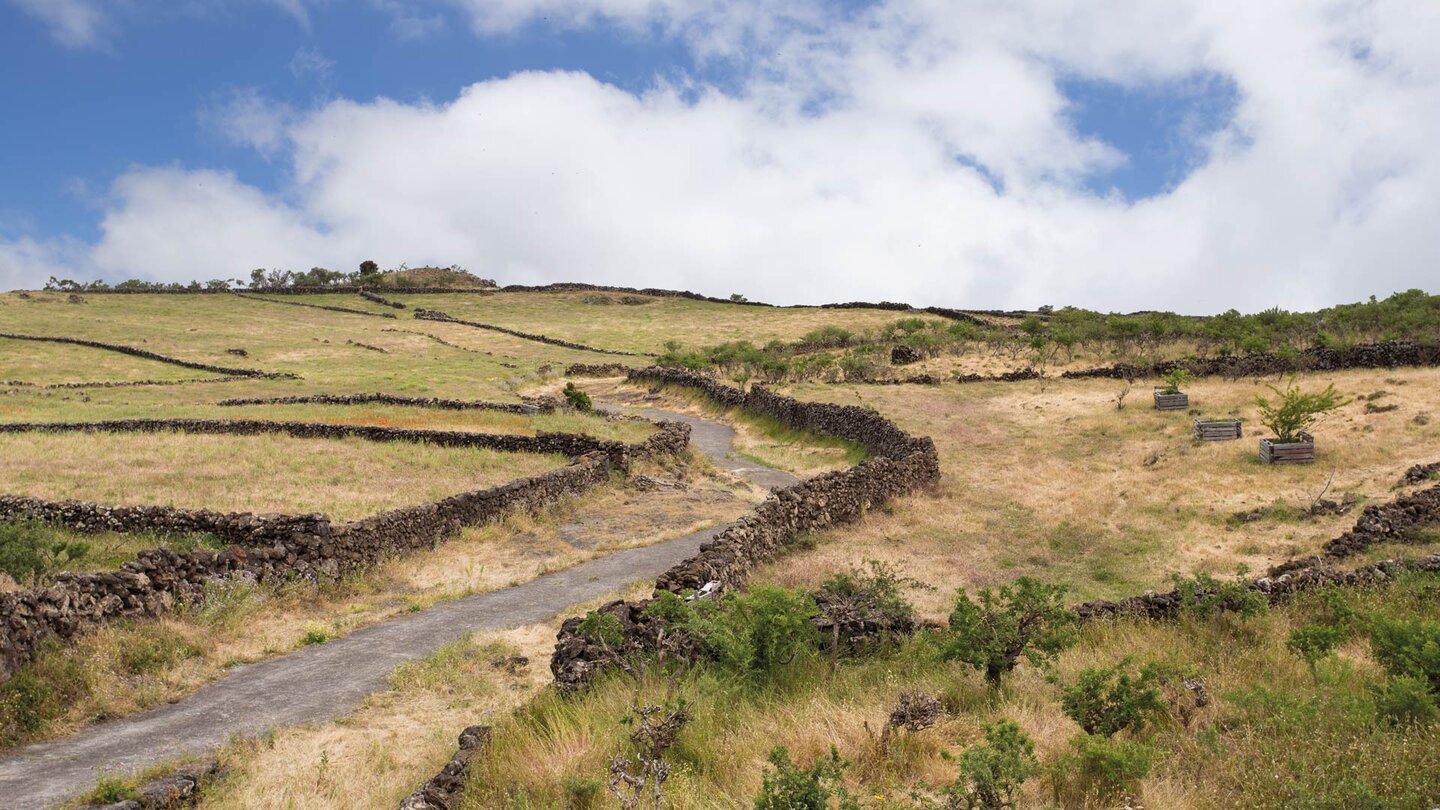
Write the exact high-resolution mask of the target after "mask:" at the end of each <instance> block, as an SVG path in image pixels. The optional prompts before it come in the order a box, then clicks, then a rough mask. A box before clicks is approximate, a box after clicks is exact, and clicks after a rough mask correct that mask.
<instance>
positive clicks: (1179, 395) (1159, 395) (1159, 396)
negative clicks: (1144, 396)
mask: <svg viewBox="0 0 1440 810" xmlns="http://www.w3.org/2000/svg"><path fill="white" fill-rule="evenodd" d="M1188 407H1190V395H1189V394H1187V393H1185V392H1184V391H1177V392H1176V393H1173V394H1167V393H1165V392H1164V390H1163V389H1160V388H1156V389H1155V410H1157V411H1183V410H1185V409H1186V408H1188Z"/></svg>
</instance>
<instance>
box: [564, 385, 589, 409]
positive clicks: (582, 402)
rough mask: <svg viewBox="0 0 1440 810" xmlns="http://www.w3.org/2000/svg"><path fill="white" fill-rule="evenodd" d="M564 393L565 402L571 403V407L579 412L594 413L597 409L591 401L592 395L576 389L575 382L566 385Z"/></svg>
mask: <svg viewBox="0 0 1440 810" xmlns="http://www.w3.org/2000/svg"><path fill="white" fill-rule="evenodd" d="M562 393H563V394H565V401H566V402H569V403H570V406H571V407H573V408H574V409H575V410H577V411H592V410H594V409H595V404H594V403H593V402H591V401H590V395H589V394H587V393H585V392H584V391H581V390H580V389H579V388H576V387H575V383H573V382H567V383H565V390H564V391H563V392H562Z"/></svg>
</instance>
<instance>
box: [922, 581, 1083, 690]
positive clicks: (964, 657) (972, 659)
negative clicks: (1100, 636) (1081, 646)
mask: <svg viewBox="0 0 1440 810" xmlns="http://www.w3.org/2000/svg"><path fill="white" fill-rule="evenodd" d="M979 600H980V601H979V604H976V603H975V602H972V601H971V600H970V597H969V596H967V595H966V594H965V592H964V591H961V592H960V593H959V595H958V596H957V598H956V600H955V607H954V609H953V610H951V612H950V634H949V637H948V638H947V639H946V640H945V642H944V645H943V655H944V657H945V658H946V659H947V660H956V661H963V662H964V663H967V664H969V665H970V666H972V667H975V668H976V669H979V670H983V671H984V672H985V679H986V680H987V681H989V682H990V683H991V684H992V685H998V684H999V683H1000V679H1001V677H1003V676H1004V675H1005V673H1007V672H1009V671H1011V670H1013V669H1014V668H1015V665H1016V663H1018V662H1019V659H1020V657H1021V656H1022V655H1023V656H1024V657H1025V658H1026V659H1027V660H1029V661H1030V663H1031V664H1033V665H1035V666H1041V665H1043V664H1045V663H1048V662H1050V661H1053V660H1054V659H1055V657H1056V656H1057V655H1058V654H1059V653H1060V651H1061V650H1064V649H1065V648H1067V647H1069V646H1070V645H1072V644H1074V643H1075V641H1076V640H1077V638H1078V634H1077V633H1076V630H1075V615H1074V614H1073V613H1071V612H1070V611H1069V610H1068V609H1067V608H1066V607H1065V601H1064V600H1065V587H1064V586H1063V585H1047V584H1045V583H1042V582H1040V581H1039V580H1036V579H1032V578H1030V577H1021V578H1019V579H1017V580H1015V582H1014V583H1013V584H1012V585H1002V586H1000V588H999V590H998V591H991V590H990V589H989V588H985V589H983V590H981V591H980V594H979Z"/></svg>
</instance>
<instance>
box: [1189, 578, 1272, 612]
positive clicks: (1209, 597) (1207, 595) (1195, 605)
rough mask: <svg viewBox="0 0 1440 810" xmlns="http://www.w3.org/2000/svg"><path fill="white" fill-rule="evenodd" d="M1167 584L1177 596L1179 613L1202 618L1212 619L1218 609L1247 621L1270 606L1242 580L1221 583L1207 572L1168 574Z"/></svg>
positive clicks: (1263, 597)
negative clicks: (1168, 580)
mask: <svg viewBox="0 0 1440 810" xmlns="http://www.w3.org/2000/svg"><path fill="white" fill-rule="evenodd" d="M1170 581H1171V582H1172V583H1174V585H1175V591H1176V592H1177V594H1178V595H1179V597H1180V610H1181V611H1182V612H1184V613H1187V614H1190V615H1192V616H1196V617H1199V618H1202V619H1209V618H1212V617H1213V616H1215V614H1217V613H1219V612H1220V611H1221V610H1230V611H1234V612H1236V613H1239V614H1240V615H1241V616H1242V617H1244V618H1247V619H1248V618H1251V617H1253V616H1258V615H1260V614H1261V613H1264V612H1265V611H1266V609H1267V608H1269V606H1270V603H1269V602H1267V601H1266V600H1265V596H1264V594H1261V593H1260V592H1259V591H1256V590H1254V589H1253V588H1251V587H1250V584H1249V583H1248V582H1246V581H1245V580H1244V579H1243V578H1241V577H1236V578H1235V579H1233V580H1230V581H1221V580H1218V579H1216V578H1215V577H1213V576H1211V575H1210V574H1206V573H1199V574H1196V575H1194V576H1193V577H1189V578H1186V577H1182V576H1180V575H1179V574H1171V575H1170Z"/></svg>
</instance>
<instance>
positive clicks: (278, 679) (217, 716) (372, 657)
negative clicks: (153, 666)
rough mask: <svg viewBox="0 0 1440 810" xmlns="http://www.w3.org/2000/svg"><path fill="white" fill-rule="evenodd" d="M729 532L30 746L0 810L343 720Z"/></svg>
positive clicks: (472, 603)
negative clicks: (499, 637) (233, 743)
mask: <svg viewBox="0 0 1440 810" xmlns="http://www.w3.org/2000/svg"><path fill="white" fill-rule="evenodd" d="M640 413H642V414H643V415H646V416H652V417H657V418H664V419H672V420H676V421H682V422H685V423H686V424H689V425H690V426H691V429H692V433H691V443H692V445H693V446H695V447H698V448H699V449H700V450H701V452H703V453H705V454H706V455H707V456H709V457H710V458H711V460H712V461H713V462H714V463H715V465H716V466H718V467H720V468H722V469H725V470H728V471H731V472H734V473H737V474H739V475H743V476H745V477H747V478H749V479H750V480H752V481H754V482H755V483H756V484H759V485H761V486H766V487H775V486H787V485H789V484H792V483H795V482H796V481H798V480H799V479H797V478H796V477H795V476H793V475H790V474H789V473H786V472H782V471H780V470H775V469H771V468H768V467H760V466H757V465H755V464H754V463H753V462H749V461H746V460H744V459H741V458H739V457H738V456H736V455H735V453H734V440H735V432H734V431H733V430H732V429H730V428H729V427H728V426H726V425H722V424H720V423H718V422H712V421H710V420H707V419H701V418H698V417H694V416H689V415H686V414H678V413H670V412H666V411H656V410H643V411H640ZM724 528H725V527H724V526H717V527H714V528H711V529H704V530H701V531H698V532H693V533H691V534H687V535H685V536H683V537H677V538H674V539H673V540H667V541H665V542H662V543H658V544H655V545H652V546H646V547H643V548H634V549H627V550H625V551H619V552H616V553H614V554H610V555H608V556H605V557H600V558H598V559H594V560H590V561H588V562H585V563H581V564H579V565H576V566H574V567H572V568H569V569H566V570H564V571H557V572H554V573H551V574H546V575H544V576H541V577H538V578H536V579H533V580H531V581H529V582H526V583H524V584H521V585H516V586H515V587H512V588H506V589H504V590H499V591H491V592H489V593H482V594H476V595H474V596H468V597H465V598H463V599H457V600H454V601H450V602H444V603H441V604H439V605H436V606H435V607H433V608H430V609H429V610H426V611H423V612H421V613H417V614H413V615H409V616H403V617H400V618H396V619H391V620H388V621H385V622H383V623H380V624H376V625H371V626H370V627H366V628H363V629H361V630H357V631H355V632H353V633H351V634H350V635H348V636H345V637H343V638H340V639H337V640H335V641H332V642H330V643H328V644H322V645H318V646H314V647H305V648H303V649H301V650H298V651H296V652H293V653H290V654H289V655H285V656H282V657H279V658H272V659H269V660H267V661H261V662H259V663H255V664H244V665H241V666H237V667H235V668H233V669H231V670H230V671H229V672H227V673H226V675H225V676H224V677H223V678H221V679H220V680H218V681H215V682H213V683H210V684H208V685H206V686H204V687H201V688H200V689H199V690H198V691H196V692H195V693H194V694H192V695H190V696H189V697H186V698H184V699H182V700H180V701H179V702H177V703H172V704H169V705H166V706H162V707H160V708H158V709H154V710H151V711H148V712H144V713H142V714H136V715H132V716H130V717H125V718H121V719H118V720H114V721H111V722H107V723H102V724H100V725H97V726H94V727H92V728H88V729H85V730H84V731H81V732H80V733H78V734H76V735H74V736H71V737H66V738H63V739H59V740H52V741H49V742H41V743H34V744H31V745H26V746H22V747H20V748H17V749H15V750H13V751H10V752H8V753H5V754H3V755H0V807H3V808H5V810H43V808H47V807H52V806H54V805H56V804H58V803H60V802H62V801H63V800H65V799H66V798H68V797H72V796H75V795H77V794H79V793H82V792H84V791H85V790H88V789H90V788H91V787H93V786H94V784H95V782H96V780H97V779H98V778H99V776H101V775H102V773H103V772H110V773H115V772H133V771H136V770H139V769H141V768H143V767H145V766H147V765H150V764H153V763H155V762H159V761H163V760H167V759H172V758H175V757H179V756H181V755H184V754H187V753H203V752H207V751H211V750H214V749H216V748H219V747H220V746H222V745H224V744H225V743H226V742H228V741H229V740H230V739H231V737H232V736H234V735H237V734H238V735H241V736H254V735H258V734H262V733H264V732H265V731H267V730H268V729H271V728H275V727H278V726H290V725H298V724H302V723H312V722H322V721H326V720H330V719H332V718H336V717H340V716H343V715H346V714H348V713H350V712H351V711H353V710H354V709H355V708H356V707H357V706H358V705H359V704H360V701H361V700H363V699H364V698H365V697H366V696H367V695H369V694H371V693H373V692H378V691H381V690H384V689H385V688H386V685H387V683H386V679H387V678H388V677H389V675H390V673H391V672H392V671H393V670H394V669H395V668H396V667H397V666H399V665H401V664H404V663H406V662H409V661H415V660H419V659H422V658H425V657H427V656H429V655H430V654H431V653H433V652H434V651H435V650H437V649H439V648H440V647H441V646H443V645H445V644H448V643H450V642H452V641H455V640H457V639H459V638H461V637H462V636H464V635H465V634H466V633H469V632H475V631H493V630H502V629H506V628H511V627H519V626H523V625H527V624H534V623H536V622H542V621H545V620H547V619H550V618H552V617H554V616H555V615H557V614H559V613H561V612H562V611H564V610H565V609H566V608H569V607H571V606H573V605H575V604H578V603H580V602H586V601H589V600H593V599H598V598H600V597H602V596H605V595H606V594H609V593H613V592H615V591H617V590H620V589H622V588H623V587H625V586H626V585H628V584H629V583H631V582H634V581H636V580H645V579H653V578H655V577H656V576H658V575H659V574H660V573H661V572H663V571H665V570H666V569H667V568H669V567H670V566H672V565H674V564H675V563H678V562H680V561H681V560H684V559H685V558H687V557H690V556H692V555H694V554H695V553H696V552H698V551H699V548H700V544H701V543H703V542H705V541H707V540H709V539H710V538H712V537H714V536H715V535H716V534H718V533H719V532H720V531H721V530H722V529H724Z"/></svg>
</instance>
